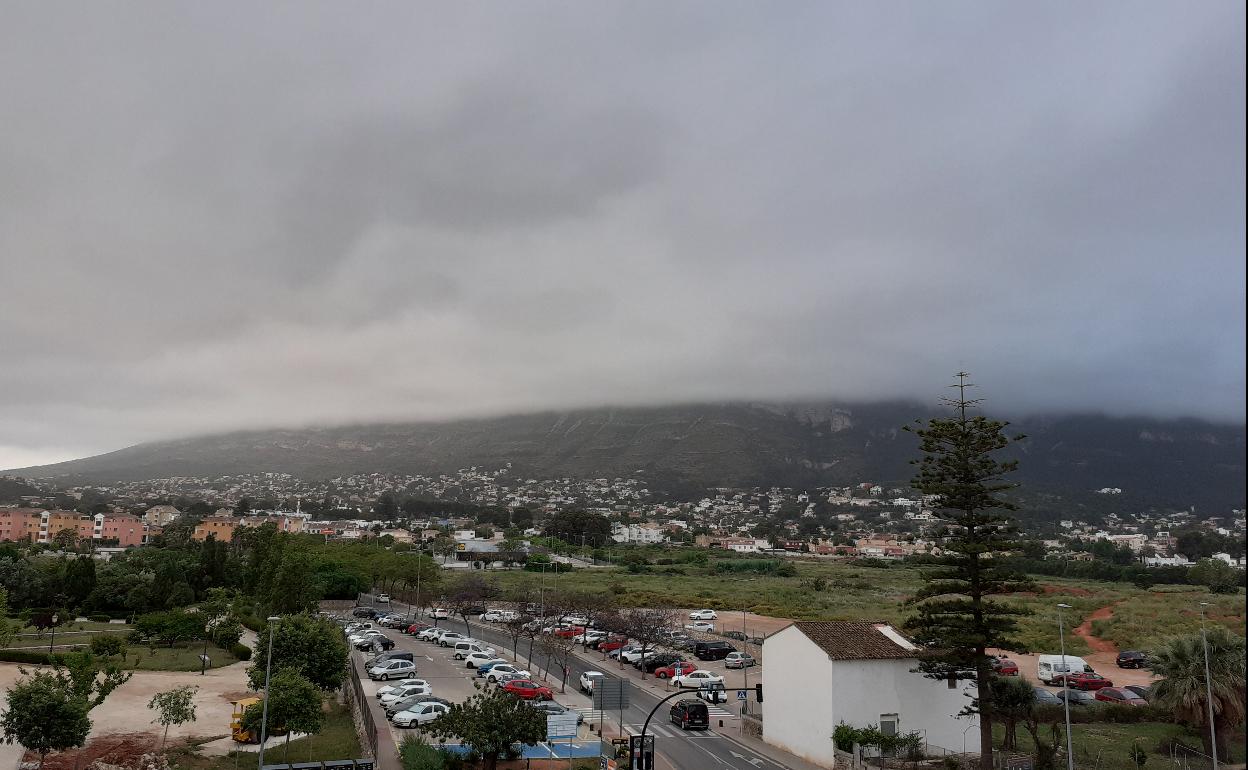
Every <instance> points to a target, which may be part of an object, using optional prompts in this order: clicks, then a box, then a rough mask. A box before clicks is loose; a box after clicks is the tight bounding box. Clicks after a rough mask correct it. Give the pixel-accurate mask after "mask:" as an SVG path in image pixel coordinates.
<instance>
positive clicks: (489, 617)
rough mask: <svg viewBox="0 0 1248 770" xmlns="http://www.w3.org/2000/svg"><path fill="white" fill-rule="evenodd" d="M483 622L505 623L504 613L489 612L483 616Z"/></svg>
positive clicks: (499, 611)
mask: <svg viewBox="0 0 1248 770" xmlns="http://www.w3.org/2000/svg"><path fill="white" fill-rule="evenodd" d="M481 620H483V621H484V622H486V623H501V622H502V621H503V612H502V610H487V611H486V612H485V614H483V615H482V616H481Z"/></svg>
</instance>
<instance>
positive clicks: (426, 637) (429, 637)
mask: <svg viewBox="0 0 1248 770" xmlns="http://www.w3.org/2000/svg"><path fill="white" fill-rule="evenodd" d="M445 632H446V629H445V628H438V627H437V626H429V627H428V628H426V629H424V630H423V631H420V632H419V633H417V634H416V638H417V639H419V640H420V641H422V642H432V641H434V640H435V639H437V638H438V637H439V636H441V635H442V634H443V633H445Z"/></svg>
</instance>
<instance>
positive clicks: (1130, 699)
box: [1096, 687, 1148, 706]
mask: <svg viewBox="0 0 1248 770" xmlns="http://www.w3.org/2000/svg"><path fill="white" fill-rule="evenodd" d="M1096 699H1097V700H1099V701H1104V702H1106V703H1117V704H1119V705H1122V706H1147V705H1148V701H1146V700H1144V699H1143V698H1141V697H1140V696H1138V695H1136V694H1135V693H1133V692H1131V691H1130V690H1125V689H1122V688H1120V687H1102V688H1101V689H1099V690H1097V691H1096Z"/></svg>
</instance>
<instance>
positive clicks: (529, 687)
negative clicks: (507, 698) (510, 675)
mask: <svg viewBox="0 0 1248 770" xmlns="http://www.w3.org/2000/svg"><path fill="white" fill-rule="evenodd" d="M503 692H509V693H511V694H512V695H514V696H516V697H517V698H520V699H521V700H537V699H540V700H554V699H555V694H554V693H553V692H551V691H550V688H549V687H547V686H545V685H541V684H538V683H537V682H534V681H533V680H532V679H513V680H511V681H510V682H507V683H505V684H504V685H503Z"/></svg>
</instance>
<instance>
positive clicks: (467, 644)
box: [454, 639, 497, 660]
mask: <svg viewBox="0 0 1248 770" xmlns="http://www.w3.org/2000/svg"><path fill="white" fill-rule="evenodd" d="M474 652H487V653H489V654H490V656H491V657H493V656H494V653H495V652H497V651H496V650H495V649H494V648H493V647H486V646H485V645H484V644H482V643H481V642H478V641H476V640H474V639H466V640H464V641H461V642H456V643H455V655H454V658H455V660H463V659H464V658H466V657H468V656H469V655H471V654H472V653H474Z"/></svg>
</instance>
